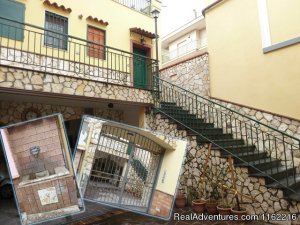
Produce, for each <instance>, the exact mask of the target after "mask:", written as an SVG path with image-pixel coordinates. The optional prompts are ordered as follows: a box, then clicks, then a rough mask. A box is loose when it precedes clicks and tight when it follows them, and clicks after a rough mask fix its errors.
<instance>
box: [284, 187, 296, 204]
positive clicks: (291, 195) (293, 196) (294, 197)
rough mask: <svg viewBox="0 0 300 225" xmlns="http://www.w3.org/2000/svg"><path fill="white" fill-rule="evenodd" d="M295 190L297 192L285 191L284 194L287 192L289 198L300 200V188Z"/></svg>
mask: <svg viewBox="0 0 300 225" xmlns="http://www.w3.org/2000/svg"><path fill="white" fill-rule="evenodd" d="M295 192H296V193H294V192H293V193H291V194H288V193H286V192H285V193H284V194H285V196H287V199H288V200H292V201H296V202H300V188H297V189H295Z"/></svg>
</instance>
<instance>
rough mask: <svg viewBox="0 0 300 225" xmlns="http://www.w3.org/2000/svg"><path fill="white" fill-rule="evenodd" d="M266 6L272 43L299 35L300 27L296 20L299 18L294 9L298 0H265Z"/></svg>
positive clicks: (299, 15)
mask: <svg viewBox="0 0 300 225" xmlns="http://www.w3.org/2000/svg"><path fill="white" fill-rule="evenodd" d="M267 7H268V19H269V24H270V32H271V40H272V43H274V44H276V43H279V42H283V41H287V40H289V39H292V38H296V37H300V28H299V26H298V24H297V22H296V21H299V20H300V14H299V13H298V10H296V9H299V7H300V2H299V1H297V0H288V1H287V2H285V3H283V2H282V1H280V0H275V1H274V0H267ZM282 14H285V15H286V16H282Z"/></svg>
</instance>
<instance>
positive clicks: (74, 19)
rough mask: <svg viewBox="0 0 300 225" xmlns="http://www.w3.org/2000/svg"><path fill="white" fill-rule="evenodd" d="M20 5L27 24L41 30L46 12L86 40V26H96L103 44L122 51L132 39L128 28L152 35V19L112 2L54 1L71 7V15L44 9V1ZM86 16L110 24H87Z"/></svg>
mask: <svg viewBox="0 0 300 225" xmlns="http://www.w3.org/2000/svg"><path fill="white" fill-rule="evenodd" d="M19 2H22V3H24V4H25V5H26V11H25V22H26V23H29V24H34V25H36V26H40V27H44V23H45V11H46V10H47V11H50V12H54V13H57V14H59V15H62V16H65V17H67V18H68V20H69V26H68V33H69V35H72V36H75V37H79V38H82V39H84V40H86V38H87V26H88V25H91V26H95V27H98V28H100V29H104V30H105V31H106V36H107V38H106V45H108V46H111V47H114V48H118V49H122V50H125V51H130V40H131V39H133V37H132V36H131V35H130V32H129V28H132V27H140V28H142V29H145V30H147V31H150V32H152V33H154V19H153V18H152V17H150V16H147V15H145V14H142V13H140V12H137V11H135V10H133V9H130V8H128V7H126V6H124V5H122V4H119V3H117V2H115V1H112V0H102V1H100V2H99V1H97V0H92V1H90V2H89V4H86V2H85V1H83V0H76V1H72V3H70V2H65V1H63V0H56V1H55V2H56V3H57V4H58V5H64V6H65V7H66V8H71V9H72V12H71V13H65V12H63V11H62V10H59V9H55V8H53V7H49V6H45V5H43V1H39V2H36V1H35V0H29V1H24V0H19ZM52 2H53V1H51V3H52ZM153 4H154V5H155V6H156V7H160V4H159V2H158V1H156V0H155V1H154V3H153ZM79 15H82V16H83V17H82V19H80V18H79ZM115 15H118V16H115ZM88 16H92V17H97V18H98V19H102V20H103V21H107V22H108V23H109V25H107V26H106V27H105V26H102V25H99V24H98V23H94V22H88V21H87V20H86V18H87V17H88ZM120 18H123V19H120ZM125 18H126V19H125ZM158 33H159V32H158ZM116 37H118V38H116ZM139 38H140V37H139ZM138 41H139V39H138ZM147 42H148V43H150V44H151V40H150V39H147ZM153 51H155V48H153ZM154 54H155V53H154V52H153V55H154Z"/></svg>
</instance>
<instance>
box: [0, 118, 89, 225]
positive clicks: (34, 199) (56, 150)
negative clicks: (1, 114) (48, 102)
mask: <svg viewBox="0 0 300 225" xmlns="http://www.w3.org/2000/svg"><path fill="white" fill-rule="evenodd" d="M0 132H1V139H2V145H3V150H4V151H3V152H4V156H5V158H6V163H7V166H8V170H9V173H10V176H11V180H10V181H9V180H8V181H7V183H9V184H10V185H12V187H13V188H12V189H11V192H12V193H13V192H14V193H15V198H16V204H17V207H18V210H19V213H20V219H21V223H22V224H24V225H25V224H36V223H40V222H45V221H48V220H53V219H56V218H60V217H65V216H67V215H72V214H77V213H80V212H83V211H84V203H83V200H82V198H81V196H80V192H79V189H78V186H77V183H76V179H75V174H74V169H73V164H72V161H71V154H70V149H69V144H68V140H67V138H66V133H65V128H64V122H63V118H62V116H61V115H59V114H55V115H51V116H47V117H43V118H38V119H35V120H30V121H26V122H22V123H18V124H13V125H10V126H7V127H4V128H2V129H0ZM1 163H2V162H1ZM3 163H4V162H3ZM0 216H1V212H0Z"/></svg>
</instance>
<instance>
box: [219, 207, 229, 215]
mask: <svg viewBox="0 0 300 225" xmlns="http://www.w3.org/2000/svg"><path fill="white" fill-rule="evenodd" d="M217 210H218V212H219V214H220V215H230V214H231V207H229V206H225V205H218V206H217Z"/></svg>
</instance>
